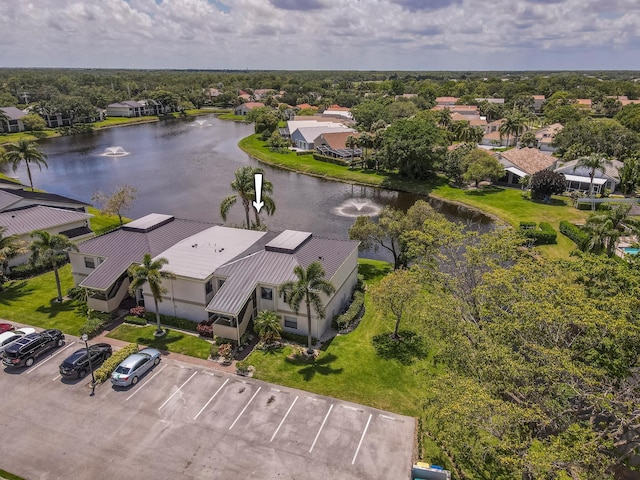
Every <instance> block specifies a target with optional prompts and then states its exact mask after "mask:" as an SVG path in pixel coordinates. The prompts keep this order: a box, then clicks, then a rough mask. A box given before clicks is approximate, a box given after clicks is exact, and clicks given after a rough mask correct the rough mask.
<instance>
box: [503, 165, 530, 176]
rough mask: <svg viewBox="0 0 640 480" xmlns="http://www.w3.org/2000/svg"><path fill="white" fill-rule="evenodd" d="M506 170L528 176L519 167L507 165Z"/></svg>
mask: <svg viewBox="0 0 640 480" xmlns="http://www.w3.org/2000/svg"><path fill="white" fill-rule="evenodd" d="M505 170H506V171H507V172H511V173H515V174H516V175H518V176H519V177H526V176H527V174H526V173H524V172H523V171H522V170H520V169H519V168H516V167H507V168H505Z"/></svg>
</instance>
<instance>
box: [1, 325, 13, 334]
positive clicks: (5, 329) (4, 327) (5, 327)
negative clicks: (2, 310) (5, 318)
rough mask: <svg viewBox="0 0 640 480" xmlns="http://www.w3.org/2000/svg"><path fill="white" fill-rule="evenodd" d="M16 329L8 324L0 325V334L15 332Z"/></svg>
mask: <svg viewBox="0 0 640 480" xmlns="http://www.w3.org/2000/svg"><path fill="white" fill-rule="evenodd" d="M15 328H16V327H14V326H13V325H11V324H10V323H0V333H4V332H10V331H12V330H15Z"/></svg>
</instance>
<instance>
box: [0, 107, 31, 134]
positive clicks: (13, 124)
mask: <svg viewBox="0 0 640 480" xmlns="http://www.w3.org/2000/svg"><path fill="white" fill-rule="evenodd" d="M0 110H1V111H2V112H3V113H4V114H5V116H6V117H7V119H6V120H5V121H4V122H0V131H2V132H5V133H18V132H24V123H22V118H23V117H25V116H26V115H27V114H26V112H24V111H22V110H20V109H19V108H16V107H0Z"/></svg>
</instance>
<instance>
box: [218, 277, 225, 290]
mask: <svg viewBox="0 0 640 480" xmlns="http://www.w3.org/2000/svg"><path fill="white" fill-rule="evenodd" d="M223 285H224V280H222V279H219V280H218V290H220V289H221V288H222V286H223Z"/></svg>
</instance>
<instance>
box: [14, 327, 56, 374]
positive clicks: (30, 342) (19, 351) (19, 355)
mask: <svg viewBox="0 0 640 480" xmlns="http://www.w3.org/2000/svg"><path fill="white" fill-rule="evenodd" d="M62 345H64V334H63V333H62V332H61V331H60V330H55V329H50V330H45V331H43V332H40V333H30V334H28V335H23V336H22V337H21V338H19V339H18V340H16V341H15V342H13V343H12V344H11V345H9V346H8V347H7V348H6V350H5V351H4V358H3V359H2V363H4V364H5V365H7V366H9V367H30V366H31V365H33V362H35V361H36V358H38V357H39V356H41V355H44V354H45V353H47V352H48V351H49V350H51V349H52V348H54V347H61V346H62Z"/></svg>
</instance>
